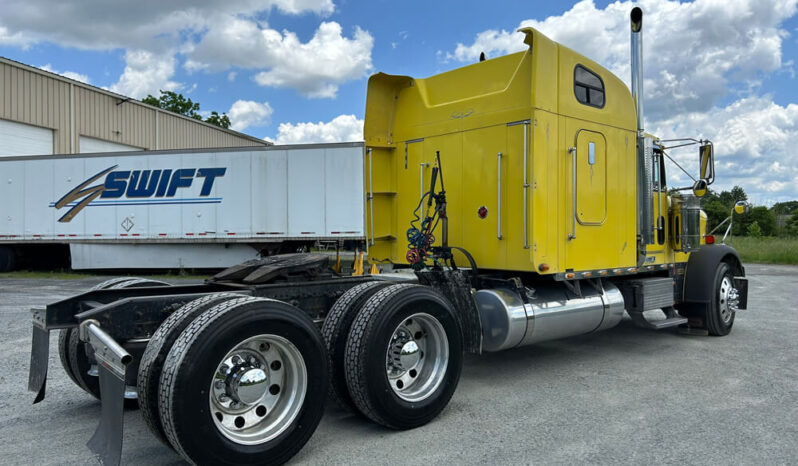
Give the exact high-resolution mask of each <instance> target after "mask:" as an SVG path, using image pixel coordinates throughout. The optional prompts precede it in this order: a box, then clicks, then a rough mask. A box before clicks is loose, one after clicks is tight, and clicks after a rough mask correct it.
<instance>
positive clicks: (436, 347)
mask: <svg viewBox="0 0 798 466" xmlns="http://www.w3.org/2000/svg"><path fill="white" fill-rule="evenodd" d="M385 359H386V364H385V368H386V371H387V374H388V384H389V385H390V386H391V389H392V390H393V392H394V393H395V394H396V395H397V396H398V397H399V398H401V399H403V400H405V401H409V402H417V401H422V400H424V399H426V398H428V397H429V396H430V395H432V394H433V393H434V392H435V390H437V389H438V387H439V386H440V384H441V382H443V378H444V376H445V375H446V367H447V366H448V364H449V340H448V339H447V338H446V331H445V330H444V329H443V325H441V323H440V322H439V321H438V319H436V318H435V317H433V316H431V315H429V314H426V313H418V314H413V315H412V316H410V317H408V318H407V319H405V320H404V321H403V322H402V323H401V324H399V326H398V327H396V330H394V331H393V335H391V340H390V341H389V342H388V350H387V352H386V358H385Z"/></svg>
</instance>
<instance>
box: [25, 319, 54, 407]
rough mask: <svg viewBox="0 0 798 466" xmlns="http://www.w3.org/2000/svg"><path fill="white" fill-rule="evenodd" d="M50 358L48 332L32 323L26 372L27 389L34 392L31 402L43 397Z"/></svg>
mask: <svg viewBox="0 0 798 466" xmlns="http://www.w3.org/2000/svg"><path fill="white" fill-rule="evenodd" d="M49 359H50V332H49V331H48V330H44V329H43V328H41V327H39V326H37V325H36V324H34V325H33V337H32V339H31V350H30V372H28V390H30V391H32V392H34V393H36V398H35V399H34V400H33V404H36V403H38V402H40V401H42V400H43V399H44V392H45V390H46V388H47V363H48V361H49Z"/></svg>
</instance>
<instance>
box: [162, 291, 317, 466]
mask: <svg viewBox="0 0 798 466" xmlns="http://www.w3.org/2000/svg"><path fill="white" fill-rule="evenodd" d="M269 342H271V343H269ZM239 354H242V355H243V358H242V357H239ZM265 358H268V359H265ZM253 361H254V362H253ZM227 363H229V364H230V365H228V364H227ZM326 363H327V355H326V351H325V348H324V341H323V340H322V337H321V334H320V333H319V331H318V329H317V328H316V326H315V325H314V323H313V321H312V319H310V317H308V316H307V315H306V314H305V313H304V312H302V311H301V310H299V309H297V308H295V307H293V306H291V305H289V304H287V303H284V302H281V301H275V300H270V299H263V298H252V297H244V298H237V299H232V300H229V301H225V302H223V303H222V304H219V305H216V306H214V307H212V308H211V309H208V310H207V311H205V312H204V313H203V314H202V315H200V316H199V317H197V318H196V319H195V320H194V321H193V322H191V324H189V326H188V327H187V328H186V329H185V330H184V331H183V333H181V334H180V336H179V337H178V338H177V340H176V341H175V343H174V345H173V346H172V349H171V350H170V351H169V354H168V356H167V358H166V361H165V363H164V367H163V370H162V373H161V379H160V383H159V385H160V392H159V396H158V405H159V410H160V415H161V422H162V424H163V428H164V432H165V433H166V436H167V438H168V439H169V442H170V443H171V444H172V446H173V447H174V449H175V450H177V451H178V452H179V453H180V454H181V455H183V457H184V458H185V459H186V460H188V461H189V462H192V463H195V464H214V465H228V464H240V465H256V464H258V465H260V464H266V465H271V464H282V463H284V462H286V461H288V460H289V459H290V458H291V457H293V456H294V455H295V454H296V453H297V452H298V451H299V450H300V449H301V448H302V447H303V446H304V445H305V443H307V441H308V439H310V436H311V435H312V434H313V432H314V431H315V430H316V427H317V426H318V424H319V421H320V420H321V416H322V414H323V413H324V401H325V398H326V396H327V390H328V378H327V367H326ZM232 374H238V376H235V377H234V376H233V375H232ZM253 374H254V375H253ZM237 380H238V381H244V380H247V381H248V382H249V383H248V384H246V385H240V383H239V382H236V381H237ZM261 384H263V385H261ZM266 385H268V389H266V390H264V389H265V388H266ZM220 387H221V388H220ZM252 390H255V391H256V392H257V393H256V394H255V395H254V396H253V392H252ZM259 390H260V391H259ZM230 393H235V394H236V395H235V397H238V398H239V400H238V401H236V399H235V397H232V395H230V396H228V394H230ZM231 397H232V398H231ZM233 401H236V403H239V402H240V403H242V405H241V406H238V405H234V404H233ZM228 403H229V405H228V406H224V404H228ZM267 405H268V406H269V408H268V409H267V408H266V406H267Z"/></svg>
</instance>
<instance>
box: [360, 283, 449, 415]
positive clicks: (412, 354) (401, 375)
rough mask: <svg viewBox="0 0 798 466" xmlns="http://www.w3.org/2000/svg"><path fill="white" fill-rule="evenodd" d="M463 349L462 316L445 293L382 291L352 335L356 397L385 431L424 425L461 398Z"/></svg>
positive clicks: (413, 288) (404, 288)
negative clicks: (454, 398)
mask: <svg viewBox="0 0 798 466" xmlns="http://www.w3.org/2000/svg"><path fill="white" fill-rule="evenodd" d="M462 348H463V344H462V334H461V330H460V325H459V323H458V321H457V318H456V316H455V311H454V309H453V307H452V305H451V303H449V301H448V300H447V299H446V298H445V297H443V296H442V295H441V294H440V293H438V292H436V291H435V290H433V289H432V288H429V287H426V286H420V285H408V284H397V285H391V286H389V287H387V288H383V289H382V290H380V291H378V292H377V293H376V294H375V295H374V296H372V297H371V298H370V299H369V300H368V301H367V302H366V303H365V304H364V305H363V309H362V310H361V311H360V313H359V314H358V315H357V317H356V318H355V321H354V322H353V324H352V329H351V332H350V334H349V340H348V342H347V345H346V359H345V361H344V367H345V369H346V383H347V387H348V388H349V393H350V395H351V396H352V400H353V401H354V402H355V405H356V406H357V407H358V409H359V410H360V412H361V413H363V414H364V415H365V416H367V417H368V418H370V419H372V420H373V421H375V422H377V423H378V424H382V425H384V426H386V427H389V428H392V429H412V428H414V427H418V426H422V425H424V424H426V423H428V422H429V421H431V420H432V419H434V418H435V417H436V416H437V415H438V414H439V413H440V412H441V411H442V410H443V408H445V407H446V405H447V404H448V403H449V400H450V399H451V397H452V395H453V394H454V391H455V389H456V388H457V383H458V382H459V380H460V371H461V369H462V364H463V354H462V351H463V350H462ZM425 353H426V354H425Z"/></svg>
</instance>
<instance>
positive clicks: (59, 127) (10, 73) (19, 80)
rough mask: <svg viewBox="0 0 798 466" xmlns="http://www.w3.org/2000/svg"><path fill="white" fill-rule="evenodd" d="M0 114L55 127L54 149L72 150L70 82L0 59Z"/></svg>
mask: <svg viewBox="0 0 798 466" xmlns="http://www.w3.org/2000/svg"><path fill="white" fill-rule="evenodd" d="M0 92H2V93H3V94H2V96H1V97H2V98H0V118H2V119H4V120H11V121H18V122H20V123H25V124H29V125H35V126H41V127H43V128H50V129H52V130H54V139H53V140H54V145H55V147H53V151H54V152H55V153H65V152H69V83H66V82H63V81H59V80H56V79H52V78H49V77H47V76H43V75H39V74H35V73H31V72H29V71H27V70H24V69H21V68H18V67H15V66H12V65H9V64H6V63H2V62H0Z"/></svg>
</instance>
